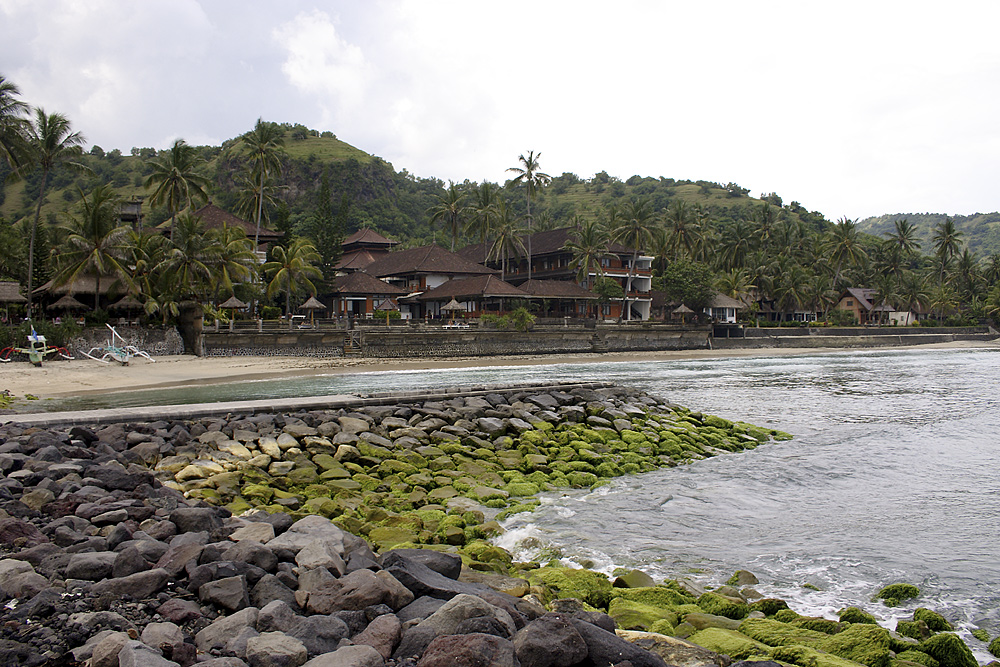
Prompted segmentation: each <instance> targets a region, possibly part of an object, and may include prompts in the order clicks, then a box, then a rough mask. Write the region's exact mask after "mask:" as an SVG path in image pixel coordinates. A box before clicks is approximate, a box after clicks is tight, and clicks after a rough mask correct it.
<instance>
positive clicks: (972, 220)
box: [858, 213, 1000, 257]
mask: <svg viewBox="0 0 1000 667" xmlns="http://www.w3.org/2000/svg"><path fill="white" fill-rule="evenodd" d="M948 219H950V220H952V221H953V222H954V223H955V227H956V229H958V231H959V232H961V233H962V235H963V240H964V241H965V244H966V246H968V248H969V250H970V251H971V252H972V253H973V254H975V255H976V256H978V257H988V256H990V255H993V254H996V253H1000V213H973V214H972V215H953V216H947V215H945V214H943V213H894V214H892V215H880V216H878V217H874V218H865V219H864V220H862V221H861V222H859V223H858V227H859V228H860V229H861V231H863V232H865V233H867V234H874V235H875V236H880V237H884V236H886V235H887V234H891V233H892V232H893V231H894V229H895V224H896V221H898V220H907V221H909V223H910V224H912V225H913V226H914V228H915V229H916V237H917V239H918V240H919V241H920V244H921V247H922V248H924V249H925V250H930V249H931V248H932V247H933V245H934V243H933V238H934V230H935V228H937V227H938V226H939V225H940V224H941V223H943V222H944V221H945V220H948Z"/></svg>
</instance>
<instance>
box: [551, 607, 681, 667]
mask: <svg viewBox="0 0 1000 667" xmlns="http://www.w3.org/2000/svg"><path fill="white" fill-rule="evenodd" d="M570 623H572V624H573V627H575V628H576V631H577V632H579V633H580V636H581V637H582V638H583V641H584V642H585V643H586V644H587V656H588V659H589V661H590V662H592V663H593V664H595V665H617V664H618V663H619V662H622V661H624V660H628V661H629V662H630V663H631V664H632V665H633V667H666V663H665V662H664V661H663V658H661V657H659V656H658V655H654V654H652V653H650V652H649V651H644V650H643V649H641V648H639V647H637V646H634V645H633V644H630V643H629V642H627V641H625V640H624V639H622V638H621V637H618V636H617V635H615V634H613V633H611V632H608V631H607V630H602V629H601V628H599V627H597V626H596V625H591V624H590V623H587V622H585V621H581V620H578V619H575V618H574V619H572V620H571V621H570Z"/></svg>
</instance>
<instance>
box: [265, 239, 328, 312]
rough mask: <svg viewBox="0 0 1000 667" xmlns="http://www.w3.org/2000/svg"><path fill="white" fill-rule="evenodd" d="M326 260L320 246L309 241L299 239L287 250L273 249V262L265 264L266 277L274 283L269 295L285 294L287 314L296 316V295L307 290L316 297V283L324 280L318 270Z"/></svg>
mask: <svg viewBox="0 0 1000 667" xmlns="http://www.w3.org/2000/svg"><path fill="white" fill-rule="evenodd" d="M321 260H322V257H320V254H319V253H318V252H316V246H314V245H313V244H312V243H310V242H309V241H308V240H307V239H302V238H299V239H295V240H294V241H292V242H291V243H289V244H288V247H287V248H284V247H282V246H275V247H274V248H272V249H271V261H270V262H267V263H265V264H264V267H263V269H264V274H265V275H266V276H267V277H268V278H270V279H271V282H270V283H268V285H267V295H268V296H269V297H271V296H274V295H275V294H277V293H278V292H284V293H285V314H287V315H291V314H292V294H294V293H295V292H296V291H297V290H298V289H299V286H300V285H301V286H304V287H305V288H306V289H307V290H308V291H309V293H310V294H315V293H316V286H315V285H314V284H313V282H312V281H313V280H322V279H323V272H322V271H320V270H319V269H318V268H317V267H316V265H315V264H316V263H317V262H319V261H321Z"/></svg>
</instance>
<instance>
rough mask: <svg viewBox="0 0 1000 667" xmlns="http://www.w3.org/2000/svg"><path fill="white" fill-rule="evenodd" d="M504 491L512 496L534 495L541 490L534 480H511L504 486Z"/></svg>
mask: <svg viewBox="0 0 1000 667" xmlns="http://www.w3.org/2000/svg"><path fill="white" fill-rule="evenodd" d="M504 491H506V492H507V493H509V494H510V495H511V496H517V497H526V496H533V495H535V494H536V493H538V492H539V488H538V486H537V485H535V484H533V483H532V482H510V483H509V484H507V485H506V486H504Z"/></svg>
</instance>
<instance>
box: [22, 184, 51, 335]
mask: <svg viewBox="0 0 1000 667" xmlns="http://www.w3.org/2000/svg"><path fill="white" fill-rule="evenodd" d="M48 180H49V170H48V169H46V170H44V171H42V188H41V190H39V192H38V206H36V207H35V221H34V222H33V223H32V224H31V235H30V238H29V240H28V306H27V313H28V319H31V315H32V312H31V304H32V298H33V295H32V293H31V292H32V290H33V289H34V280H35V234H36V232H37V231H38V221H39V220H40V219H41V217H42V202H43V201H45V186H46V185H47V184H48Z"/></svg>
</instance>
